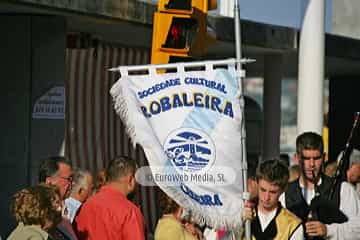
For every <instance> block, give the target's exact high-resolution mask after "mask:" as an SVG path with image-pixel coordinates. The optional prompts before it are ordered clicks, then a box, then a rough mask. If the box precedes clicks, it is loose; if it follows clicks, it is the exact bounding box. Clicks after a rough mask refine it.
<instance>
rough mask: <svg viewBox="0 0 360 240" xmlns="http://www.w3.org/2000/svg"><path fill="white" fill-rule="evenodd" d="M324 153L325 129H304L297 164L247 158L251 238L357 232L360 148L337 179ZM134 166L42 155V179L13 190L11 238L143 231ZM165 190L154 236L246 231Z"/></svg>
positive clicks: (336, 237)
mask: <svg viewBox="0 0 360 240" xmlns="http://www.w3.org/2000/svg"><path fill="white" fill-rule="evenodd" d="M325 154H326V153H325V152H324V144H323V139H322V137H321V136H320V135H319V134H317V133H314V132H305V133H302V134H301V135H299V136H298V137H297V139H296V153H295V155H294V162H295V163H296V164H295V165H291V164H290V161H289V159H288V158H286V157H285V158H284V156H279V157H278V158H275V159H269V160H263V161H260V162H259V164H257V166H255V165H251V164H249V166H251V167H249V169H248V181H247V184H248V190H249V193H250V199H249V200H248V201H247V202H246V203H245V205H244V206H245V207H244V211H243V214H242V215H241V216H239V218H243V220H245V221H251V235H252V239H291V240H299V239H314V240H318V239H330V240H347V239H349V240H350V239H352V240H353V239H360V197H359V196H360V195H359V189H360V187H359V182H360V151H359V150H356V149H354V150H352V153H351V154H350V157H349V168H348V170H347V181H340V182H336V181H334V174H335V170H336V167H337V166H336V163H337V161H332V162H331V163H326V162H325V159H326V158H325V156H326V155H325ZM334 162H335V164H334ZM137 168H138V166H137V164H136V161H135V160H134V159H131V158H128V157H125V156H121V157H116V158H115V159H113V160H112V161H111V162H110V163H109V165H108V166H107V168H106V169H105V170H102V171H100V172H99V174H98V175H97V176H96V178H95V181H94V179H93V176H92V174H91V173H90V172H89V171H87V170H85V169H78V168H73V167H72V164H71V162H70V161H69V160H67V159H66V158H65V157H50V158H47V159H44V160H43V161H42V163H41V165H40V168H39V184H38V185H36V186H30V187H26V188H24V189H22V190H20V191H18V192H17V193H16V194H14V196H13V199H12V204H11V206H10V209H11V212H12V214H13V216H14V217H15V219H16V221H17V223H18V224H17V226H16V228H15V229H14V230H13V231H12V233H11V234H10V235H9V236H8V238H7V239H9V240H15V239H29V240H30V239H31V240H37V239H41V240H46V239H50V240H63V239H65V240H78V239H79V240H86V239H89V240H94V239H104V240H107V239H109V240H110V239H111V240H114V239H121V240H130V239H131V240H143V239H146V238H147V237H145V235H146V234H145V226H144V219H143V215H142V213H141V211H140V209H139V208H138V206H137V205H135V204H134V203H133V202H132V201H131V195H132V194H133V193H135V192H136V185H137V184H136V179H135V173H136V170H137ZM335 177H336V176H335ZM334 183H336V184H334ZM160 196H161V197H160V201H159V208H160V209H161V216H160V217H159V220H158V223H157V226H156V229H154V239H155V240H167V239H169V240H172V239H175V240H177V239H179V240H225V239H244V235H245V233H244V229H243V228H242V229H238V231H234V230H232V231H229V230H228V229H211V227H210V226H199V225H198V224H197V223H196V222H193V221H192V219H191V217H189V215H187V214H185V210H184V209H183V208H182V207H181V205H179V203H177V202H175V201H174V200H173V199H171V198H170V197H169V196H167V195H166V194H165V193H163V192H162V193H161V195H160ZM240 201H242V200H241V199H239V202H240Z"/></svg>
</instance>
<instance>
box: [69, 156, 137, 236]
mask: <svg viewBox="0 0 360 240" xmlns="http://www.w3.org/2000/svg"><path fill="white" fill-rule="evenodd" d="M135 171H136V162H135V161H134V160H132V159H130V158H127V157H117V158H115V159H114V160H112V161H111V162H110V164H109V166H108V168H107V170H106V173H107V178H108V183H107V184H106V185H104V186H103V187H102V188H101V189H100V191H99V192H98V193H96V194H95V195H94V196H92V197H90V198H89V199H88V200H87V201H86V202H85V203H84V204H83V206H82V207H81V208H80V211H79V214H78V216H77V217H76V218H75V229H76V232H77V235H78V238H79V240H84V239H87V240H98V239H102V240H106V239H109V240H116V239H118V240H128V239H131V240H144V219H143V215H142V214H141V212H140V209H139V208H138V207H137V206H136V205H135V204H134V203H132V202H131V201H129V200H128V199H127V198H126V197H127V195H128V194H130V193H132V192H133V191H134V190H135V185H136V181H135Z"/></svg>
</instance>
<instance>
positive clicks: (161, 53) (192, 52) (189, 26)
mask: <svg viewBox="0 0 360 240" xmlns="http://www.w3.org/2000/svg"><path fill="white" fill-rule="evenodd" d="M214 7H215V8H216V0H201V1H200V0H159V1H158V11H157V12H155V15H154V25H153V39H152V52H151V63H152V64H162V63H168V62H169V61H170V58H171V57H180V58H187V57H190V56H191V57H199V56H203V55H204V54H205V52H206V47H205V44H206V39H207V36H206V28H207V26H206V25H207V24H206V23H207V11H208V10H209V9H214Z"/></svg>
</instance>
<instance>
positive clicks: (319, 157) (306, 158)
mask: <svg viewBox="0 0 360 240" xmlns="http://www.w3.org/2000/svg"><path fill="white" fill-rule="evenodd" d="M322 157H323V155H319V156H315V157H306V156H301V159H302V160H310V159H314V160H320V159H321V158H322Z"/></svg>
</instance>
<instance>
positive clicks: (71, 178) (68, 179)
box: [56, 176, 73, 182]
mask: <svg viewBox="0 0 360 240" xmlns="http://www.w3.org/2000/svg"><path fill="white" fill-rule="evenodd" d="M56 177H58V178H61V179H64V180H66V181H68V182H72V181H73V177H72V176H70V177H62V176H56Z"/></svg>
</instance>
